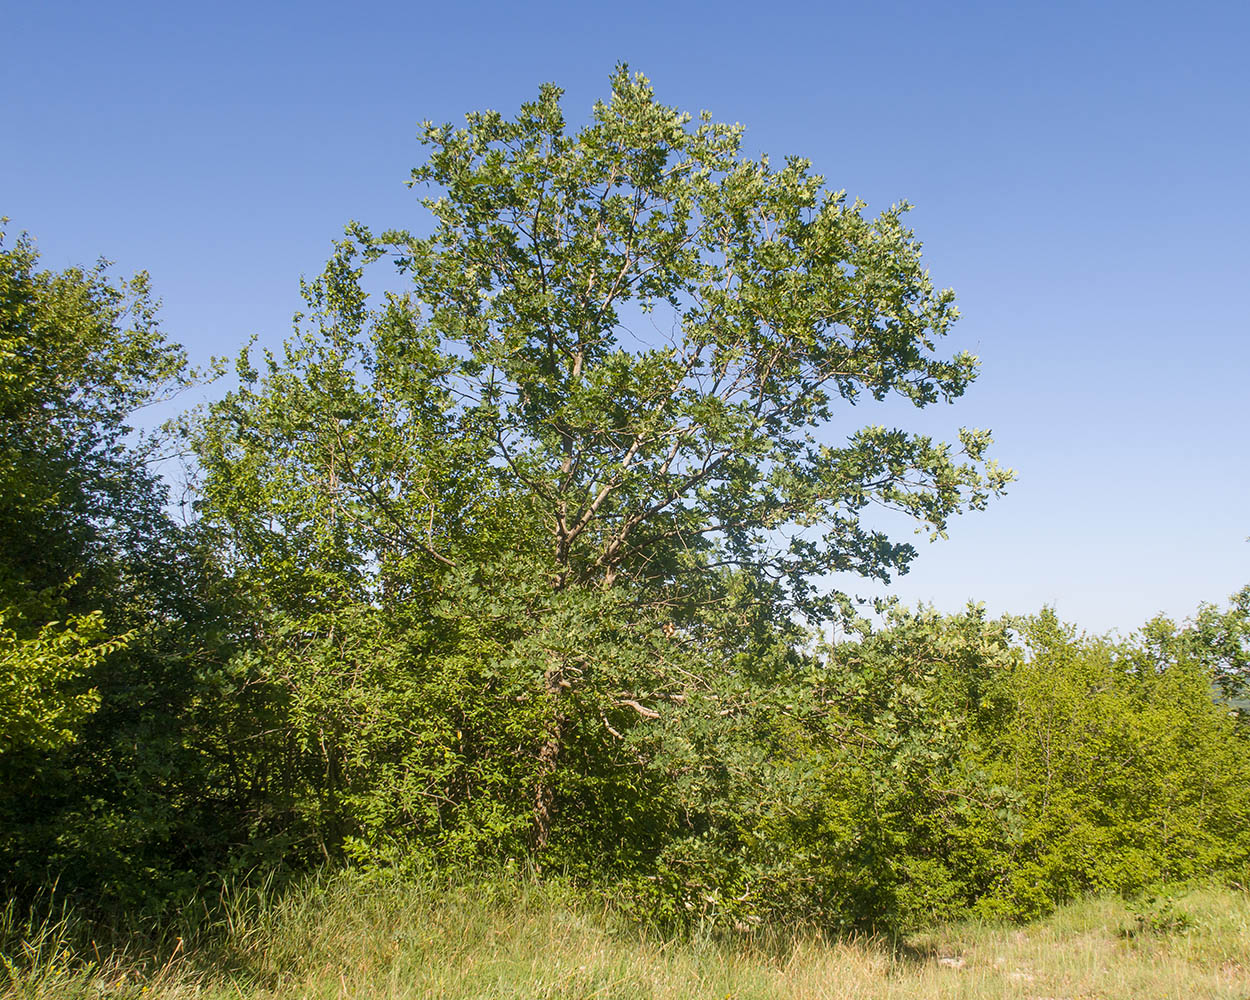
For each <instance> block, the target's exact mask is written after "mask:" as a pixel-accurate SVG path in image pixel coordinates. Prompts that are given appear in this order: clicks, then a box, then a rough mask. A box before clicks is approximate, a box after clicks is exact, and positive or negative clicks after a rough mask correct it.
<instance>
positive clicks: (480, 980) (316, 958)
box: [0, 879, 1250, 1000]
mask: <svg viewBox="0 0 1250 1000" xmlns="http://www.w3.org/2000/svg"><path fill="white" fill-rule="evenodd" d="M0 930H4V931H7V933H8V938H7V939H8V940H9V941H15V940H16V938H15V937H14V936H13V935H14V933H15V932H18V931H21V932H23V933H22V934H20V935H18V936H19V937H21V938H24V943H23V944H15V945H13V946H11V947H10V948H9V953H8V954H6V955H5V956H4V958H3V965H4V967H3V968H0V985H2V986H3V991H4V995H6V996H15V997H32V998H33V997H66V998H68V997H83V998H86V997H91V998H103V997H117V998H131V1000H174V998H191V997H196V998H217V997H223V998H224V997H233V998H235V1000H239V998H247V1000H250V998H253V997H257V998H268V997H273V998H279V997H282V998H285V997H324V998H328V1000H329V998H334V1000H338V998H348V997H361V998H364V997H396V998H399V997H413V998H416V997H431V998H433V997H445V998H468V997H475V998H505V997H509V998H518V1000H522V998H523V1000H538V998H553V1000H554V998H562V1000H573V998H578V1000H581V998H586V1000H589V998H603V1000H613V998H615V1000H624V998H644V997H646V998H671V1000H677V998H709V1000H710V998H740V1000H747V998H770V1000H771V998H812V1000H816V998H822V1000H823V998H830V1000H832V998H848V1000H849V998H855V1000H865V998H896V1000H913V998H915V1000H920V998H924V1000H936V998H957V997H961V998H1021V1000H1025V998H1031V1000H1042V998H1061V997H1062V998H1072V1000H1075V998H1078V997H1079V998H1085V1000H1092V998H1100V1000H1120V998H1123V1000H1148V998H1164V997H1168V998H1171V997H1175V998H1185V1000H1190V998H1204V1000H1250V899H1248V898H1247V896H1246V895H1245V894H1244V893H1234V892H1229V891H1214V890H1208V891H1200V892H1191V893H1189V894H1188V895H1186V896H1184V897H1180V898H1178V899H1177V900H1176V902H1175V903H1174V904H1167V905H1163V906H1159V905H1156V906H1155V907H1154V908H1153V909H1147V910H1144V911H1139V912H1138V914H1136V915H1135V914H1134V911H1133V908H1132V907H1130V906H1126V905H1125V904H1124V903H1121V902H1118V901H1095V902H1088V903H1080V904H1076V905H1073V906H1070V907H1068V908H1066V909H1064V910H1062V911H1060V912H1059V913H1057V914H1055V915H1054V916H1052V917H1051V918H1049V919H1048V920H1045V921H1043V922H1040V923H1037V924H1034V925H1030V926H1027V927H1023V928H1016V927H1002V926H985V925H975V924H970V925H959V926H950V927H944V928H940V929H937V930H934V931H931V932H929V933H926V934H921V935H916V936H913V937H911V938H909V939H907V940H905V941H901V942H897V941H887V940H880V939H855V940H843V941H824V940H821V939H819V938H816V937H804V938H799V939H789V940H786V941H781V940H779V939H775V940H772V941H761V940H756V941H754V942H744V941H737V942H728V943H727V942H716V941H711V940H703V941H700V940H697V939H696V940H693V941H691V940H685V941H663V940H660V939H657V938H655V937H654V936H649V935H643V934H639V933H638V932H636V931H629V930H627V929H624V928H622V927H621V926H619V925H616V924H615V923H614V921H613V919H612V918H611V917H610V915H609V914H606V913H601V912H600V913H596V912H592V911H589V910H587V909H586V908H584V907H578V906H574V905H567V904H565V903H562V902H561V901H560V899H559V898H558V897H555V896H553V894H552V893H551V892H550V891H547V890H542V889H538V888H522V889H520V890H515V889H514V890H504V889H496V890H483V889H478V890H473V891H469V890H463V889H461V890H454V891H443V892H438V893H434V892H431V891H430V890H428V889H422V888H419V887H414V886H402V885H397V884H394V883H391V884H383V883H378V882H374V883H364V884H362V883H361V882H360V881H359V880H345V879H339V880H332V881H329V882H325V883H321V884H319V885H317V886H314V887H310V888H309V889H307V890H305V891H302V892H294V893H287V894H285V895H284V896H282V897H280V898H274V897H272V896H270V895H268V894H266V893H264V892H259V893H258V892H252V893H241V894H236V895H235V896H233V897H232V898H231V899H230V900H228V901H227V905H226V906H225V908H224V915H223V916H222V917H221V918H220V923H219V924H218V925H217V926H216V927H215V928H213V933H212V934H203V935H202V937H203V939H204V941H205V943H204V944H202V945H187V946H185V947H184V946H181V945H180V944H179V943H177V942H175V943H173V944H172V945H171V946H169V947H167V948H166V953H165V954H164V955H163V956H162V957H161V958H160V959H153V958H151V957H150V953H149V957H146V958H144V957H140V956H139V955H137V954H128V953H127V951H126V949H125V948H122V949H120V950H111V951H109V952H108V953H107V954H101V953H100V950H99V946H98V945H96V946H94V947H93V946H91V945H90V944H89V943H88V944H87V945H85V946H84V945H83V944H81V930H80V929H77V928H75V927H74V926H73V921H72V919H71V918H68V917H65V916H62V917H61V918H60V919H44V920H42V921H41V922H38V923H35V922H29V923H28V924H27V925H25V926H22V924H21V920H20V919H19V918H18V915H17V914H15V913H14V912H13V910H12V908H10V910H9V912H8V914H7V925H6V926H5V927H3V928H0ZM72 941H79V942H80V943H79V944H77V945H74V944H71V942H72ZM84 952H86V954H84Z"/></svg>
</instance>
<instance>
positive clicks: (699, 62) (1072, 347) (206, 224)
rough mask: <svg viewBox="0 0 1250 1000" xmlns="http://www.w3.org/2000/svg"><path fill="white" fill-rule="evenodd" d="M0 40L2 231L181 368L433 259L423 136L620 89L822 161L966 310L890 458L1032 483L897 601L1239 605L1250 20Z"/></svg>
mask: <svg viewBox="0 0 1250 1000" xmlns="http://www.w3.org/2000/svg"><path fill="white" fill-rule="evenodd" d="M4 20H5V25H6V27H5V35H6V38H5V40H4V42H3V43H0V44H2V45H3V58H2V59H0V87H2V88H3V89H2V90H0V93H3V94H4V99H3V104H2V105H0V116H2V121H3V129H2V130H0V154H2V155H0V215H7V216H9V217H10V219H11V222H10V223H9V227H8V228H9V231H10V233H15V232H17V231H20V230H28V231H29V232H30V233H32V234H33V235H34V236H35V237H36V238H37V240H38V243H39V246H40V248H41V251H42V253H43V255H44V264H45V265H46V266H49V267H58V268H59V267H63V266H65V265H67V264H71V263H90V262H91V261H93V260H94V259H95V258H96V257H98V256H106V257H108V258H110V259H112V260H114V261H115V262H116V264H117V268H118V270H119V272H122V273H127V272H132V271H134V270H137V269H141V268H142V269H146V270H148V271H149V272H150V273H151V275H152V279H153V285H154V288H155V291H156V293H157V294H158V295H159V296H160V297H161V298H162V299H163V301H164V309H163V311H162V315H163V318H164V319H163V325H164V327H165V329H166V331H167V332H168V333H169V335H170V336H171V337H173V338H174V339H177V340H180V341H182V342H183V343H185V344H186V345H187V346H188V348H189V349H190V351H191V354H192V356H193V357H194V358H195V359H197V360H203V359H205V358H206V357H207V356H208V355H210V354H214V353H217V354H221V353H234V352H236V351H237V350H238V349H239V348H240V347H241V346H242V345H243V344H244V343H245V342H246V341H247V339H248V338H249V337H250V336H252V335H253V334H255V335H257V337H258V339H259V341H260V342H261V343H262V344H268V345H275V344H278V343H280V342H281V340H282V338H283V337H284V336H285V335H286V334H287V333H288V332H289V330H290V316H291V314H292V313H293V312H294V311H295V310H296V309H297V308H298V307H299V304H300V302H299V294H298V281H299V277H300V276H301V275H302V274H306V275H312V274H315V273H316V272H317V271H318V270H319V269H320V267H321V265H322V264H323V263H324V260H325V258H326V255H327V253H328V250H329V246H330V242H331V241H332V240H333V239H335V238H336V237H337V236H338V235H339V234H341V232H342V229H343V226H344V225H345V224H346V223H347V222H348V220H350V219H357V220H359V221H361V222H364V223H366V224H369V225H371V226H375V227H377V228H383V229H384V228H390V227H408V228H419V227H420V226H421V225H422V220H423V211H424V210H423V209H422V208H421V207H420V205H419V204H418V203H417V195H416V194H415V193H414V192H411V191H409V190H407V189H406V187H405V186H404V181H405V180H406V178H407V176H408V172H409V170H410V169H411V167H413V166H414V165H415V164H416V163H418V162H419V160H420V158H421V155H422V148H421V146H420V145H419V144H418V143H417V141H416V132H417V127H418V123H419V122H420V121H422V120H423V119H427V118H429V119H434V120H459V119H460V117H461V115H462V114H463V113H464V112H465V111H468V110H475V109H482V108H488V107H489V108H496V109H498V110H500V111H503V112H505V113H507V112H511V111H514V110H515V109H516V107H517V105H518V104H519V103H520V102H521V101H523V100H526V99H528V98H530V97H532V96H533V95H534V94H535V93H536V90H537V86H538V84H539V83H540V82H542V81H554V82H556V83H558V84H560V85H561V86H562V87H564V88H565V89H566V92H567V93H566V98H565V108H566V112H567V113H568V115H569V117H570V119H571V120H572V121H574V122H577V121H580V120H582V119H583V118H584V117H585V115H586V113H587V111H588V110H589V107H590V104H591V103H592V102H593V101H594V100H595V99H596V98H598V97H602V96H605V94H606V91H607V79H608V75H609V73H610V71H611V70H612V67H613V65H614V64H615V63H616V62H618V61H626V62H628V63H629V64H630V66H631V68H633V69H636V70H639V71H642V72H644V73H646V74H647V75H648V76H649V77H650V78H651V80H652V82H653V83H654V85H655V87H656V91H657V96H658V97H659V99H661V100H662V101H664V102H666V103H669V104H675V105H678V106H681V107H684V108H687V109H689V110H692V111H697V110H699V109H702V108H707V109H708V110H710V111H711V112H712V113H713V114H714V115H715V117H716V118H718V119H720V120H726V121H740V122H742V123H743V124H744V125H746V126H747V136H746V147H747V151H748V152H750V153H752V154H755V153H759V152H768V153H770V154H772V155H773V156H774V157H778V158H779V157H781V156H783V155H785V154H789V153H795V154H800V155H803V156H806V157H808V158H809V159H811V160H812V161H813V164H814V167H815V169H816V170H817V171H818V172H820V173H822V174H824V175H825V177H826V178H827V180H828V183H829V185H830V186H831V187H833V188H844V189H846V190H847V192H848V193H849V194H850V195H851V196H858V197H860V198H862V199H864V200H865V201H867V202H868V203H869V209H870V212H874V211H875V210H880V209H882V208H885V207H887V206H888V205H890V204H891V203H893V202H896V201H900V200H907V201H909V202H911V203H912V204H913V205H914V206H915V208H914V211H913V212H912V215H911V224H912V226H913V227H914V229H915V231H916V234H917V236H918V237H919V238H920V239H921V240H922V241H923V242H924V243H925V255H926V260H927V262H928V266H929V268H930V270H931V272H932V274H933V276H934V279H935V281H936V282H937V283H938V284H940V285H943V286H951V287H954V288H955V290H956V292H957V293H958V301H959V306H960V310H961V312H962V314H963V319H962V320H961V321H960V322H959V323H958V324H957V325H956V326H955V328H954V331H953V333H952V335H951V337H950V339H949V345H950V348H951V349H952V350H953V349H957V348H966V349H968V350H971V351H972V352H973V353H975V354H977V355H978V356H979V357H980V358H981V361H982V374H981V377H980V379H979V380H978V382H977V384H976V385H975V386H974V387H973V388H972V389H971V390H970V392H969V393H968V394H967V396H966V397H965V398H964V399H963V400H961V401H960V402H959V403H958V404H956V405H955V406H954V407H950V408H947V409H946V410H945V411H943V412H936V413H932V414H930V413H926V414H924V415H923V417H922V419H920V420H908V421H907V422H906V423H904V426H915V427H925V428H933V429H935V430H942V431H944V432H947V433H949V431H950V430H951V429H953V428H955V427H957V426H960V425H968V426H982V427H991V428H993V430H994V436H995V441H996V445H995V449H994V454H995V455H996V456H997V457H998V458H999V460H1000V461H1001V462H1002V463H1004V464H1006V465H1009V466H1012V467H1013V468H1015V469H1016V471H1017V473H1018V475H1019V480H1018V482H1016V483H1015V484H1014V485H1013V486H1012V487H1011V489H1010V492H1009V494H1008V495H1007V496H1006V497H1004V498H1003V499H1001V500H999V501H997V502H996V503H994V504H993V505H992V507H991V509H990V510H988V511H986V512H984V513H974V514H969V515H967V516H965V517H962V518H959V519H958V520H956V521H955V522H953V523H952V525H951V530H950V538H949V539H948V540H946V541H942V542H938V543H935V544H933V545H929V544H928V543H927V542H924V541H919V542H918V543H917V544H918V546H919V547H920V549H921V554H920V557H919V558H918V559H917V561H916V563H915V566H914V568H913V570H912V572H911V573H909V574H908V575H907V576H905V577H903V578H901V579H900V580H899V581H898V582H897V583H896V585H895V587H894V588H893V591H894V592H895V593H897V594H898V595H899V596H900V597H901V598H902V599H904V600H905V601H907V602H908V603H914V602H916V601H920V600H924V601H932V602H934V603H936V604H937V606H938V607H939V608H942V609H944V610H953V609H956V608H958V607H960V606H961V605H962V604H963V603H964V602H965V601H967V600H969V599H975V600H979V601H983V602H985V604H986V605H987V606H988V608H989V609H990V610H991V611H993V612H995V613H997V612H1018V613H1026V612H1031V611H1036V610H1037V609H1039V608H1040V607H1041V606H1042V605H1043V604H1051V605H1053V606H1055V607H1056V608H1057V609H1058V611H1059V613H1060V614H1061V615H1062V616H1063V617H1065V618H1067V619H1069V620H1072V621H1074V622H1076V623H1078V624H1079V625H1081V626H1082V627H1084V628H1086V629H1088V630H1090V631H1098V632H1101V631H1106V630H1110V629H1118V630H1120V631H1122V632H1129V631H1131V630H1132V629H1134V628H1135V627H1137V626H1138V625H1139V624H1141V622H1142V621H1144V620H1145V619H1146V618H1148V617H1150V616H1151V615H1153V614H1156V613H1159V612H1164V613H1167V614H1170V615H1173V616H1176V617H1184V616H1185V615H1187V614H1189V613H1190V612H1192V611H1193V609H1194V608H1195V606H1196V605H1197V604H1198V603H1199V602H1200V601H1214V602H1222V601H1223V600H1224V598H1225V597H1226V596H1227V595H1228V594H1229V593H1230V592H1232V591H1233V590H1235V589H1237V588H1239V587H1240V586H1242V585H1243V584H1245V583H1247V582H1250V543H1247V541H1246V538H1247V536H1248V535H1250V461H1248V454H1247V430H1248V428H1250V419H1248V418H1250V336H1247V334H1248V333H1250V320H1248V318H1247V308H1246V299H1247V291H1250V249H1248V247H1247V234H1248V233H1250V204H1248V202H1247V197H1246V188H1247V179H1248V178H1250V61H1248V60H1247V59H1246V56H1245V46H1246V42H1247V39H1250V4H1244V3H1203V2H1198V3H1195V4H1190V5H1188V6H1185V7H1183V8H1182V7H1181V6H1180V5H1171V4H1169V5H1164V4H1157V3H1150V2H1134V3H1128V2H1115V3H1081V4H1076V3H1045V4H1043V3H1021V4H1003V3H992V4H991V3H986V4H940V3H873V4H863V3H857V4H853V5H852V4H839V3H832V4H821V5H816V4H785V3H782V4H749V5H748V4H740V3H723V4H718V5H700V4H693V3H683V2H666V3H651V2H642V3H634V4H629V5H622V4H617V5H606V4H605V5H594V6H588V5H582V4H573V3H548V2H544V3H530V4H524V5H521V4H502V3H499V4H493V3H462V4H459V5H454V6H453V5H441V4H440V5H423V4H411V3H410V4H398V3H367V2H366V3H359V4H356V5H354V6H353V7H350V8H349V7H348V6H346V5H343V4H327V3H305V4H301V5H294V4H290V5H278V4H265V3H251V4H235V3H218V4H211V5H208V4H201V5H184V4H168V3H162V4H148V3H123V4H121V5H86V4H81V5H80V4H69V3H61V2H43V3H39V4H22V5H18V4H12V5H10V7H9V9H7V10H6V13H5V16H4ZM895 414H896V411H893V410H891V411H890V413H889V414H888V418H889V419H894V418H895ZM856 415H857V418H858V420H859V422H860V423H869V422H878V421H885V420H886V419H887V416H886V415H882V416H876V415H874V414H873V411H872V409H871V408H870V407H863V408H862V409H860V410H859V411H858V412H857V414H856ZM899 422H900V423H903V420H902V418H899ZM845 586H846V587H847V589H849V590H851V591H853V592H857V593H862V594H868V593H872V592H875V591H874V588H871V587H869V586H867V585H857V584H856V583H855V582H854V581H847V582H846V584H845Z"/></svg>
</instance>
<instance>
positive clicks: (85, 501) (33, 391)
mask: <svg viewBox="0 0 1250 1000" xmlns="http://www.w3.org/2000/svg"><path fill="white" fill-rule="evenodd" d="M0 357H2V358H3V369H2V376H0V415H2V416H3V419H0V609H3V619H2V621H3V628H2V629H0V666H2V668H3V676H2V677H0V707H2V708H3V713H2V715H0V870H3V872H4V873H5V874H4V882H5V885H6V888H8V889H9V890H10V891H12V892H14V893H17V894H18V895H20V896H23V897H25V896H27V895H29V894H30V893H31V892H33V891H35V890H36V888H37V887H38V886H39V885H41V884H42V883H44V882H46V881H56V880H58V879H60V880H62V884H63V886H64V888H65V889H66V890H75V889H77V890H80V891H82V892H83V893H84V895H85V896H87V897H88V898H91V899H92V900H93V901H94V902H96V903H98V904H100V905H105V904H109V905H113V904H118V903H124V904H126V905H130V906H147V905H155V906H157V907H159V906H162V905H164V903H165V901H167V899H168V897H169V894H170V893H171V892H172V891H173V889H174V888H175V887H177V886H183V887H186V886H187V885H189V884H194V883H195V882H196V881H197V880H198V879H199V878H200V877H202V872H200V873H195V874H193V873H192V871H191V870H192V869H194V868H196V867H198V866H199V865H200V864H201V863H202V859H200V858H196V860H195V861H192V858H194V857H195V855H196V854H198V853H200V852H204V853H207V854H209V855H216V856H217V857H218V858H220V857H221V856H222V855H223V854H224V853H225V852H226V851H227V850H228V847H227V844H228V843H229V841H230V839H231V838H230V837H227V836H223V832H224V831H223V827H228V826H229V818H230V817H231V814H232V812H233V810H231V809H228V808H222V806H223V801H222V800H223V798H224V796H223V789H222V787H221V784H220V767H219V765H218V764H217V763H216V762H215V761H214V760H213V759H212V758H211V757H210V756H208V754H207V753H206V750H207V744H208V743H209V742H210V740H208V739H205V736H204V733H203V728H204V726H205V725H206V724H209V725H210V726H211V727H212V728H217V727H218V725H219V720H214V721H212V722H211V723H210V722H209V720H210V719H211V718H212V717H213V716H214V715H215V713H216V712H217V711H219V710H220V709H221V708H222V707H223V706H222V705H221V703H220V702H218V703H215V704H214V702H213V697H212V694H211V692H212V687H211V685H210V684H208V683H205V679H206V677H207V676H209V675H211V674H212V673H213V665H214V662H215V654H216V652H217V650H216V647H217V646H218V645H219V642H220V638H219V636H218V634H217V633H215V632H214V626H217V625H219V621H217V620H215V619H216V618H217V616H218V615H219V614H220V612H221V608H222V602H221V599H220V598H221V595H220V594H214V593H213V586H212V585H210V583H209V582H208V581H209V574H208V573H207V569H208V567H209V566H211V561H210V560H209V558H208V556H207V549H206V548H205V545H204V540H203V537H202V536H201V535H199V534H198V532H197V530H196V529H193V528H192V529H183V528H179V527H178V526H176V525H174V523H173V522H172V521H171V520H170V517H169V515H168V513H167V511H166V502H167V488H166V485H165V484H164V482H163V481H162V480H161V479H160V477H159V476H158V475H156V474H155V472H154V471H153V468H152V465H151V462H152V461H153V460H154V459H155V458H156V457H158V456H159V454H160V452H159V448H160V446H161V439H160V437H159V436H155V435H150V434H149V435H143V434H139V433H137V432H135V431H134V430H133V429H132V427H131V415H132V414H133V412H134V411H135V410H137V409H139V408H141V407H144V406H149V405H152V404H154V403H158V402H161V401H164V400H167V399H169V398H170V397H171V396H172V395H173V394H174V393H176V392H177V391H178V390H179V389H180V388H182V387H184V386H186V385H187V384H188V382H189V380H190V379H191V378H192V373H190V372H189V371H188V370H187V368H186V359H185V355H184V353H183V351H182V349H181V348H180V347H178V346H177V345H174V344H171V343H169V342H168V341H166V339H165V337H164V335H163V334H162V332H161V330H160V328H159V325H158V322H157V317H156V303H155V302H154V301H153V299H152V297H151V294H150V291H149V288H148V282H147V278H146V276H145V275H142V274H140V275H137V276H135V277H134V278H132V279H130V280H124V281H117V280H114V279H113V278H111V276H110V275H109V273H108V271H107V268H106V266H105V264H104V263H100V264H99V265H97V266H96V267H94V268H92V269H90V270H82V269H78V268H68V269H66V270H65V271H61V272H52V271H48V270H44V269H41V268H40V266H39V257H38V253H37V252H36V248H35V245H34V243H33V241H32V240H30V239H29V238H28V237H25V236H22V237H20V238H19V239H18V240H17V241H16V242H15V243H14V244H13V245H12V246H11V247H5V246H3V244H2V243H0ZM200 671H203V673H200Z"/></svg>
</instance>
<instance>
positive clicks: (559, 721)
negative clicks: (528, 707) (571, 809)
mask: <svg viewBox="0 0 1250 1000" xmlns="http://www.w3.org/2000/svg"><path fill="white" fill-rule="evenodd" d="M560 680H561V671H560V669H559V668H558V667H556V666H554V665H553V666H549V667H548V668H547V672H546V674H545V675H544V677H543V685H544V687H545V688H546V691H547V694H548V695H549V696H550V698H551V703H552V715H551V721H550V722H549V723H548V724H547V733H546V736H545V738H544V739H543V744H542V747H541V748H540V749H539V751H538V774H537V779H536V781H535V783H534V853H535V854H541V853H542V852H543V851H544V850H545V849H546V847H547V841H548V840H549V839H550V837H551V824H552V822H553V821H554V819H555V794H556V793H555V775H556V764H557V763H558V761H559V758H560V744H561V743H562V742H563V740H564V721H565V720H564V690H563V686H562V685H561V684H560Z"/></svg>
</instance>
